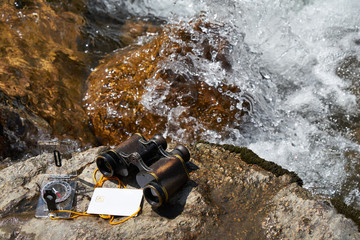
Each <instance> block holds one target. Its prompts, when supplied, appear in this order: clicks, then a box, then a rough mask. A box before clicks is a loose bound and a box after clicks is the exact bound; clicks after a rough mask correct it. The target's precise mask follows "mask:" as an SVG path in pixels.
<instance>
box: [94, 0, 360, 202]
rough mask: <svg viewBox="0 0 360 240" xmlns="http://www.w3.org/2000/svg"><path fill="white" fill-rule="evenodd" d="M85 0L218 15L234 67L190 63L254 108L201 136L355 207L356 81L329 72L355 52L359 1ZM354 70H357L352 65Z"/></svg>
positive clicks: (116, 10)
mask: <svg viewBox="0 0 360 240" xmlns="http://www.w3.org/2000/svg"><path fill="white" fill-rule="evenodd" d="M91 2H92V3H93V5H94V6H97V7H96V11H101V12H102V13H106V14H108V15H109V16H111V17H112V18H114V19H120V18H121V16H122V15H121V13H123V12H124V11H126V12H127V13H130V14H131V15H133V16H139V17H149V18H154V19H155V18H156V19H161V20H164V21H166V22H168V23H174V24H179V22H183V23H185V24H183V26H184V27H186V22H188V21H189V20H191V19H196V18H197V17H198V16H199V15H202V16H205V18H206V20H207V21H209V22H213V23H217V24H219V25H221V26H222V30H221V32H220V34H221V36H222V37H224V38H226V40H227V41H228V42H229V43H230V44H231V46H232V50H231V53H230V54H231V56H230V57H231V60H232V71H231V72H225V71H223V69H221V66H220V65H210V64H208V62H205V61H201V60H199V61H198V62H196V63H195V64H196V65H197V69H198V70H199V69H200V71H201V75H202V79H203V80H204V81H206V82H207V83H208V84H209V85H211V86H218V85H219V84H235V85H237V86H238V87H239V88H240V89H241V90H242V91H244V92H246V93H247V94H249V95H251V96H252V98H253V111H252V113H251V114H250V117H249V118H247V119H243V121H244V122H243V123H242V125H241V126H240V127H237V128H236V129H231V134H228V135H226V136H223V135H222V133H221V132H210V131H209V132H207V133H206V134H204V136H203V138H206V140H208V141H211V142H217V143H229V144H235V145H242V146H247V147H249V148H250V149H252V150H253V151H254V152H256V153H257V154H258V155H259V156H261V157H263V158H265V159H267V160H270V161H273V162H276V163H278V164H280V165H281V166H283V167H285V168H287V169H289V170H292V171H295V172H296V173H298V175H299V176H300V177H301V178H302V179H303V180H304V183H305V187H306V188H308V189H311V190H313V191H314V192H316V193H321V194H323V195H325V196H334V195H338V194H340V195H341V196H343V198H344V200H345V201H346V203H348V204H351V205H353V206H356V207H358V208H359V207H360V205H359V204H358V202H359V201H358V200H359V198H360V192H359V180H360V175H359V173H360V168H359V167H360V164H359V157H360V148H359V142H360V139H359V137H356V136H357V135H356V131H358V130H359V129H358V126H359V125H358V123H357V121H358V120H359V102H358V97H359V96H358V95H356V92H357V91H358V90H354V88H356V86H355V85H354V82H353V81H351V80H349V79H344V78H343V79H342V78H340V77H339V76H337V75H336V70H337V68H338V67H339V66H340V64H341V63H342V62H343V61H344V59H345V58H346V57H348V56H352V57H357V58H358V59H359V58H360V44H359V40H360V32H359V26H360V14H359V11H360V2H359V1H357V0H342V1H339V0H328V1H323V0H296V1H272V0H256V1H253V0H251V1H250V0H239V1H235V0H228V1H211V0H207V1H197V0H182V1H169V0H157V1H147V0H143V1H139V0H134V1H130V2H129V1H119V0H116V1H115V0H97V1H91ZM99 6H101V7H99ZM163 64H169V63H166V62H165V63H163ZM172 67H175V68H176V67H178V68H179V69H178V71H185V70H183V69H181V64H178V65H176V64H173V65H172ZM338 70H339V69H338ZM340 70H341V69H340ZM345 70H346V69H345ZM355 70H356V69H355ZM357 71H359V69H357ZM197 74H199V73H197ZM352 75H353V76H355V77H356V76H357V79H359V72H357V73H356V72H355V73H352ZM355 80H356V78H355ZM146 96H147V95H146V94H145V95H144V98H146ZM157 104H159V102H157ZM234 120H236V119H234ZM219 121H221V119H220V120H219ZM168 134H171V133H168Z"/></svg>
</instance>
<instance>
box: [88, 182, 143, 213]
mask: <svg viewBox="0 0 360 240" xmlns="http://www.w3.org/2000/svg"><path fill="white" fill-rule="evenodd" d="M142 197H143V191H142V189H124V188H121V189H120V188H95V190H94V193H93V196H92V198H91V201H90V204H89V208H88V210H87V213H89V214H104V215H114V216H131V215H133V214H134V213H135V212H137V211H138V210H139V207H140V204H141V200H142Z"/></svg>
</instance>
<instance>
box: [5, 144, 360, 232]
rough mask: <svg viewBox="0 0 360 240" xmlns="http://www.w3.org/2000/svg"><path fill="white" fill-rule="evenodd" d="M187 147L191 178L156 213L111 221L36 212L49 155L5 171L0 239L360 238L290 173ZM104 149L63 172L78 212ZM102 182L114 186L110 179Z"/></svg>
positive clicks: (78, 158) (215, 149)
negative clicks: (71, 177)
mask: <svg viewBox="0 0 360 240" xmlns="http://www.w3.org/2000/svg"><path fill="white" fill-rule="evenodd" d="M189 148H190V150H191V153H192V158H191V160H190V163H189V164H188V166H189V168H190V169H191V173H190V179H191V180H190V181H188V183H187V184H186V185H185V186H184V187H183V188H182V189H181V190H180V191H179V192H178V193H177V194H176V196H174V197H173V198H172V199H171V201H170V203H169V204H168V205H167V206H166V207H165V208H163V209H159V210H154V209H152V208H151V207H150V205H149V204H148V203H147V202H146V201H144V203H143V209H142V211H141V213H140V215H139V216H137V217H135V218H132V219H131V220H129V221H127V222H125V223H122V224H120V225H116V226H112V225H110V224H109V223H108V222H107V220H104V219H101V218H98V217H80V218H77V219H75V220H50V219H37V218H35V217H34V214H35V206H36V203H37V199H38V192H39V184H41V181H42V179H43V178H44V176H45V175H44V174H48V173H49V172H51V171H54V169H52V168H51V167H49V164H48V163H49V161H51V155H49V154H44V155H41V156H37V157H33V158H30V159H28V160H26V161H24V162H19V163H16V164H14V165H12V166H9V167H7V168H4V169H2V170H0V180H1V183H0V191H2V192H3V193H6V194H3V195H2V196H1V200H0V215H1V217H2V219H1V220H0V239H11V238H13V239H15V238H16V239H122V238H132V239H360V234H359V232H358V230H357V227H356V225H355V224H354V223H353V222H352V221H351V220H350V219H347V218H345V217H344V216H343V215H341V214H338V213H337V211H336V209H335V208H334V207H333V206H332V204H331V202H330V201H329V200H328V199H324V198H321V197H319V196H312V195H311V194H310V193H309V192H308V191H307V190H305V189H303V188H302V187H301V186H299V182H298V181H297V180H296V179H295V178H294V176H292V175H289V174H282V175H280V174H279V175H276V174H273V173H271V172H269V171H265V170H264V169H262V168H261V167H259V166H257V165H254V164H248V163H246V162H245V161H243V160H244V159H243V156H242V155H241V153H237V152H236V151H230V150H231V149H229V147H222V146H216V145H211V144H206V143H198V144H195V145H193V146H189ZM102 150H104V147H100V148H94V149H90V150H87V151H85V152H82V153H76V154H74V155H73V157H72V158H71V159H69V160H67V161H66V162H65V163H64V167H63V168H62V169H61V170H62V171H63V173H70V172H73V171H74V170H76V171H77V173H78V175H77V194H76V200H75V202H76V204H75V206H74V210H76V211H86V209H87V206H88V203H89V201H90V198H91V195H92V191H93V184H94V183H93V179H92V174H93V171H94V170H95V168H96V164H95V163H94V160H95V158H96V156H97V155H98V154H99V152H100V151H102ZM247 153H248V154H249V152H247ZM255 158H256V155H254V156H253V157H252V159H255ZM294 179H295V180H294ZM106 186H107V187H116V186H115V184H114V183H111V182H107V183H106ZM130 187H131V186H130ZM59 233H61V234H59Z"/></svg>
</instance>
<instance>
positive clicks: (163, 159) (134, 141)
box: [96, 134, 190, 207]
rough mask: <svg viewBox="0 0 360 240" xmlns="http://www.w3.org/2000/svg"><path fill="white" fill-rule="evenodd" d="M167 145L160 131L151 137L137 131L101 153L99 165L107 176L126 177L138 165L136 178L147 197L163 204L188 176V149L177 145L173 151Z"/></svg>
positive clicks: (153, 203)
mask: <svg viewBox="0 0 360 240" xmlns="http://www.w3.org/2000/svg"><path fill="white" fill-rule="evenodd" d="M166 148H167V142H166V140H165V138H164V137H163V136H161V135H159V134H156V135H154V136H153V137H152V138H151V139H150V140H146V139H145V138H144V137H143V136H142V135H141V134H135V135H133V136H131V137H130V138H129V139H127V140H126V141H124V142H123V143H121V144H120V145H118V146H117V147H116V148H115V149H110V150H108V151H106V152H103V153H101V154H100V155H99V156H98V157H97V159H96V164H97V166H98V168H99V170H100V172H101V173H102V174H103V175H104V176H106V177H112V176H114V175H116V176H120V177H127V176H129V174H131V171H130V168H132V167H134V166H135V167H136V168H137V169H138V170H139V172H138V174H137V175H136V181H137V183H138V185H139V186H140V187H142V188H143V191H144V196H145V199H146V200H147V201H148V202H149V203H150V204H151V205H152V206H154V207H160V206H161V205H162V204H163V203H165V202H167V201H168V200H169V198H170V197H171V196H172V195H173V194H174V193H175V192H176V191H177V190H178V189H179V188H180V187H181V186H182V185H183V184H184V183H186V181H187V180H188V179H189V173H188V170H187V167H186V162H187V161H189V159H190V152H189V150H188V149H187V148H186V147H185V146H183V145H177V146H176V147H175V148H174V150H172V151H171V152H167V151H165V150H166Z"/></svg>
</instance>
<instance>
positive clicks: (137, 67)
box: [84, 20, 250, 144]
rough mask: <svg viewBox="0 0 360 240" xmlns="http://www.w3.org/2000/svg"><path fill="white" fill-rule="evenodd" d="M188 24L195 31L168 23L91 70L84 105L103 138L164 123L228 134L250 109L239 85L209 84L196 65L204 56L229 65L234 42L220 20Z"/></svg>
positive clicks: (175, 128)
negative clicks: (224, 32)
mask: <svg viewBox="0 0 360 240" xmlns="http://www.w3.org/2000/svg"><path fill="white" fill-rule="evenodd" d="M189 24H190V25H191V26H192V30H191V31H190V30H186V29H185V28H182V27H181V25H179V26H166V27H165V29H164V30H163V31H162V32H161V33H160V34H159V35H157V36H155V37H154V38H153V39H152V40H150V41H149V42H148V43H146V44H144V45H132V46H131V47H127V48H125V49H121V50H119V51H117V52H116V53H114V54H112V55H110V56H109V57H107V58H106V59H104V60H103V61H102V62H101V63H100V65H99V66H98V67H97V68H96V70H95V71H94V72H92V73H91V75H90V77H89V78H88V90H87V92H86V95H85V98H84V100H85V107H86V111H87V114H88V115H89V116H90V118H91V121H92V124H93V126H94V129H95V133H96V136H97V137H98V138H99V139H100V141H101V142H102V143H103V144H115V143H119V142H120V141H121V140H123V139H125V138H127V136H129V134H131V133H133V132H142V133H143V134H145V135H152V134H154V133H156V132H159V131H163V130H164V129H166V128H167V129H168V131H169V132H170V133H177V134H176V135H177V136H179V135H182V139H184V138H190V139H191V138H196V136H200V135H201V133H203V132H204V131H206V130H216V131H218V132H220V131H224V134H225V128H226V127H228V126H229V127H230V126H234V125H235V126H236V125H237V124H238V122H239V121H238V120H237V119H239V118H240V117H241V116H242V115H244V114H246V113H247V112H248V111H249V110H250V103H249V101H247V100H243V101H242V100H239V98H237V96H238V95H239V94H240V93H241V91H240V89H238V88H237V87H235V86H230V85H219V86H211V85H209V84H208V83H206V82H205V81H204V79H203V77H201V74H200V73H199V69H198V68H197V66H195V63H194V60H193V58H202V59H203V60H204V62H206V63H207V64H211V63H216V64H219V65H221V67H222V69H223V70H224V71H231V64H230V61H229V60H228V59H227V52H228V51H229V49H230V45H229V43H227V42H226V41H225V40H224V39H223V38H221V37H220V35H219V34H218V26H216V25H213V24H210V23H206V22H203V21H201V20H199V21H197V22H190V23H189ZM172 64H173V65H172ZM224 93H226V94H224ZM239 108H240V109H241V110H239ZM184 132H187V135H186V136H185V135H184V134H183V133H184ZM170 135H171V134H170ZM193 135H194V136H193Z"/></svg>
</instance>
